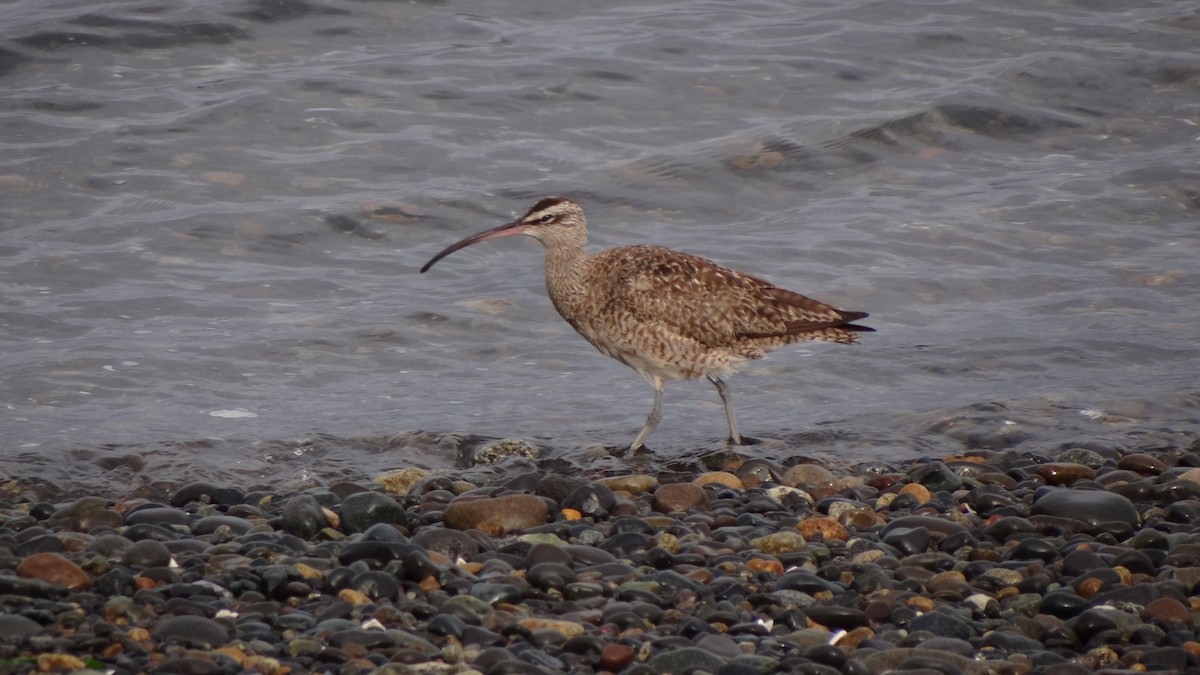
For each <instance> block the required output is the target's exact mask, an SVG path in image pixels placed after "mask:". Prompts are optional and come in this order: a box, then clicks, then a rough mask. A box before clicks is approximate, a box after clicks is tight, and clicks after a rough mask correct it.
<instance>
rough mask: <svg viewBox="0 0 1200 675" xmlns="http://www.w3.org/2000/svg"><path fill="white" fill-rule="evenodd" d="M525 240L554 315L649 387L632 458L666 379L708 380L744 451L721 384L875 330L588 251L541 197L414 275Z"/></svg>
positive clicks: (775, 294) (759, 286)
mask: <svg viewBox="0 0 1200 675" xmlns="http://www.w3.org/2000/svg"><path fill="white" fill-rule="evenodd" d="M518 234H526V235H529V236H531V237H533V238H534V239H537V240H538V241H540V242H541V243H542V246H544V247H545V249H546V290H547V291H548V292H549V294H550V300H551V302H553V303H554V308H555V309H557V310H558V313H559V314H561V315H562V317H563V318H564V319H566V320H567V323H569V324H571V327H572V328H574V329H575V330H576V331H578V333H579V334H580V335H582V336H583V338H584V339H585V340H587V341H588V342H590V343H591V344H592V346H593V347H595V348H596V349H598V350H600V352H601V353H602V354H605V355H607V356H611V357H612V358H614V359H616V360H618V361H620V362H621V363H624V364H625V365H627V366H629V367H630V368H633V369H634V370H636V371H637V372H638V373H640V374H641V376H642V377H644V378H646V380H647V381H648V382H650V384H652V385H653V386H654V407H653V408H652V409H651V411H650V415H649V416H648V417H646V424H645V425H644V426H643V427H642V430H641V431H640V432H638V435H637V437H636V438H634V439H633V443H632V444H630V446H629V451H628V455H629V456H632V455H633V454H634V453H636V452H637V451H638V450H639V449H641V448H642V447H643V443H644V442H645V440H646V437H647V436H649V435H650V432H652V431H654V427H655V426H657V425H658V423H659V421H661V420H662V394H663V386H664V385H665V384H666V382H667V381H668V380H686V379H694V378H699V377H704V378H707V379H708V380H709V381H710V382H712V383H713V385H715V386H716V388H717V393H719V394H720V395H721V402H722V403H724V405H725V419H726V421H727V422H728V423H729V441H730V442H732V443H733V444H735V445H742V444H744V442H745V439H744V438H743V437H742V435H741V434H740V433H738V426H737V418H736V417H735V416H734V412H733V397H732V395H731V394H730V391H729V386H728V385H727V384H726V383H725V378H726V377H728V376H729V375H731V374H733V373H734V372H735V371H736V370H737V369H738V368H739V367H741V366H743V365H745V364H746V362H748V361H752V360H755V359H761V358H763V357H764V356H766V355H767V353H768V352H770V351H772V350H775V349H778V348H779V347H782V346H784V345H786V344H790V343H792V342H799V341H801V340H816V341H821V342H838V343H842V344H852V343H855V342H858V333H860V332H872V331H874V330H875V329H873V328H869V327H867V326H861V325H858V324H855V323H854V322H855V321H858V320H859V319H864V318H866V317H867V313H866V312H848V311H845V310H841V309H837V308H836V307H832V306H830V305H827V304H825V303H822V302H817V301H816V300H813V299H812V298H808V297H805V296H803V295H800V294H799V293H793V292H792V291H788V290H784V289H782V288H779V287H778V286H775V285H774V284H771V283H769V282H767V281H763V280H762V279H759V278H757V277H753V276H750V275H748V274H742V273H741V272H735V271H734V270H731V269H726V268H724V267H721V266H720V265H717V264H716V263H714V262H712V261H711V260H708V259H705V258H701V257H698V256H694V255H689V254H687V253H680V252H679V251H673V250H671V249H668V248H663V247H661V246H621V247H619V248H613V249H609V250H607V251H602V252H600V253H597V254H595V255H593V254H590V253H588V252H587V237H588V235H587V218H585V217H584V215H583V209H582V208H581V207H580V206H579V204H576V203H575V202H573V201H571V200H570V199H564V198H562V197H546V198H545V199H542V200H541V201H539V202H538V203H536V204H534V205H533V207H532V208H530V209H529V211H527V212H526V213H525V215H523V216H521V217H520V218H518V219H516V220H514V221H512V222H511V223H505V224H504V225H500V226H499V227H494V228H492V229H490V230H485V231H483V232H480V233H478V234H474V235H471V236H470V237H467V238H466V239H463V240H462V241H459V242H458V243H456V244H452V245H450V246H449V247H447V248H446V249H445V250H443V251H442V252H441V253H438V254H437V255H435V256H433V258H431V259H430V260H429V262H427V263H425V266H424V267H422V268H421V272H422V273H425V272H427V271H429V268H431V267H433V266H434V264H435V263H437V261H439V260H441V259H442V258H445V257H446V256H448V255H450V254H451V253H454V252H455V251H457V250H459V249H462V248H466V247H467V246H470V245H472V244H478V243H479V242H481V241H488V240H489V239H499V238H500V237H510V236H514V235H518Z"/></svg>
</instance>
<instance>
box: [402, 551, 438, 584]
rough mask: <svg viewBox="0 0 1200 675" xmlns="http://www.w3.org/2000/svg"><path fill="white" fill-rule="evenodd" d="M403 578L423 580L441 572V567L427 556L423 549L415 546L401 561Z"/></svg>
mask: <svg viewBox="0 0 1200 675" xmlns="http://www.w3.org/2000/svg"><path fill="white" fill-rule="evenodd" d="M401 569H402V570H403V574H404V578H405V579H407V580H409V581H423V580H425V579H428V578H429V577H432V576H437V575H439V574H441V573H442V568H441V567H439V566H438V564H437V563H435V562H434V561H433V559H432V558H430V557H429V555H428V554H427V553H425V551H422V550H421V549H419V548H417V549H414V550H412V551H409V552H408V554H407V555H405V556H404V561H403V562H402V563H401Z"/></svg>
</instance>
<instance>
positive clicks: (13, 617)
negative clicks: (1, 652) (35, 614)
mask: <svg viewBox="0 0 1200 675" xmlns="http://www.w3.org/2000/svg"><path fill="white" fill-rule="evenodd" d="M41 630H42V624H40V623H38V622H36V621H34V620H33V619H30V618H27V617H24V616H21V615H19V614H0V644H3V643H6V642H7V643H15V642H20V641H21V640H23V639H24V638H27V637H29V636H30V635H36V634H37V633H39V632H41Z"/></svg>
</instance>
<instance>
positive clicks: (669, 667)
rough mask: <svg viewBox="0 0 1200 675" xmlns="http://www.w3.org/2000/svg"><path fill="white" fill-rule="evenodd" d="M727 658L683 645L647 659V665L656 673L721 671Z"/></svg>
mask: <svg viewBox="0 0 1200 675" xmlns="http://www.w3.org/2000/svg"><path fill="white" fill-rule="evenodd" d="M726 662H727V660H726V659H723V658H721V657H720V656H717V655H716V654H713V653H712V652H709V651H707V650H704V649H701V648H699V647H682V648H680V649H673V650H670V651H667V652H663V653H661V654H656V655H655V656H653V657H651V658H650V659H649V660H647V661H646V666H647V667H648V668H650V670H651V672H655V673H690V672H696V671H708V672H710V673H715V672H717V671H719V670H720V669H721V668H722V667H723V666H724V665H725V664H726Z"/></svg>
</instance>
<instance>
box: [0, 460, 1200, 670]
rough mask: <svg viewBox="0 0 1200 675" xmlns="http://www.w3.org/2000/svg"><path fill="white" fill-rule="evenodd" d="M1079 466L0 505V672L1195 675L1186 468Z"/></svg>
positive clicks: (465, 480) (1010, 463)
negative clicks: (1103, 674) (1104, 673)
mask: <svg viewBox="0 0 1200 675" xmlns="http://www.w3.org/2000/svg"><path fill="white" fill-rule="evenodd" d="M1101 450H1103V452H1101V451H1100V450H1094V449H1089V448H1075V449H1072V450H1069V451H1067V452H1064V453H1063V454H1062V455H1061V456H1058V457H1054V458H1053V459H1052V458H1048V457H1046V458H1041V457H1037V456H1034V455H1031V454H1030V453H1029V452H1024V451H1021V452H1018V451H1017V450H1010V449H1004V448H1001V449H999V450H995V451H988V452H986V453H980V454H977V455H972V456H971V457H969V458H964V457H944V458H935V459H924V460H920V461H914V462H907V463H897V464H896V465H894V466H893V465H888V464H885V463H884V462H881V461H876V462H871V463H866V464H864V465H862V466H859V467H845V466H841V467H836V470H835V468H831V467H829V466H824V465H822V464H819V463H811V462H810V463H806V464H797V465H795V466H792V467H790V468H789V467H782V466H775V465H773V464H771V463H770V462H765V461H764V460H751V461H752V462H755V464H753V466H752V468H751V469H747V470H746V471H744V472H743V471H742V470H741V469H739V470H738V472H737V473H727V472H722V471H712V472H707V473H705V472H703V471H699V470H697V471H695V472H694V473H692V474H688V473H687V472H686V471H680V470H673V471H672V472H670V473H666V472H664V473H660V474H652V473H639V474H628V475H623V476H621V475H618V476H606V477H589V476H586V475H584V473H577V474H572V475H561V474H555V473H547V474H542V473H538V472H533V471H530V470H529V468H528V464H527V463H525V462H524V461H523V460H522V461H512V462H511V463H509V462H508V461H504V462H501V463H500V464H498V465H494V466H490V467H488V468H487V471H486V472H484V473H474V472H472V471H468V472H465V473H464V474H463V475H461V476H454V475H448V474H431V473H428V472H424V471H414V472H404V471H403V470H400V471H397V472H395V473H394V476H395V481H393V482H392V483H389V484H386V485H385V482H384V481H383V480H382V479H380V480H378V481H377V482H371V481H369V480H364V481H363V482H362V483H353V482H343V483H337V484H332V485H328V486H319V487H314V488H311V489H309V490H307V491H304V492H300V493H297V494H271V493H270V492H269V491H268V490H263V489H262V488H261V487H260V488H256V490H257V491H256V492H253V493H247V492H245V491H244V490H242V489H240V488H239V487H237V486H227V485H217V484H212V483H203V482H197V483H193V484H191V485H188V486H184V488H181V489H180V490H178V491H176V492H175V493H174V494H164V495H160V496H159V497H157V498H156V499H157V500H155V499H139V500H130V501H129V502H128V503H125V502H115V501H111V500H110V499H109V497H119V496H120V495H110V496H95V497H84V498H81V499H76V500H74V501H71V500H66V501H64V502H62V503H60V504H55V503H53V502H40V503H7V502H2V501H0V664H3V665H4V666H8V665H11V664H17V665H18V672H35V671H38V670H40V671H44V672H55V671H62V672H66V671H70V670H78V671H82V672H103V671H111V672H114V673H126V672H128V673H133V672H181V673H209V672H211V673H226V672H252V673H262V674H268V673H269V674H274V675H290V674H294V673H301V672H347V673H363V674H364V675H365V674H367V673H372V674H378V675H386V674H389V673H411V672H428V673H452V672H478V673H531V672H538V673H543V672H544V673H556V672H570V673H577V674H582V673H591V672H601V671H606V672H612V673H629V674H631V675H638V674H641V673H645V674H649V673H655V672H662V673H666V672H675V673H685V672H687V673H718V674H721V675H738V674H740V673H746V674H750V673H767V672H796V673H814V674H819V673H829V675H834V674H835V673H844V674H846V675H857V674H863V675H866V674H868V673H880V672H885V671H895V672H907V673H916V672H922V673H925V672H927V673H949V672H956V673H957V672H961V673H968V674H975V673H979V674H983V673H1014V674H1015V673H1033V672H1037V673H1047V674H1056V675H1074V674H1076V673H1087V672H1094V671H1099V670H1108V671H1110V672H1115V671H1118V670H1121V671H1130V672H1167V671H1170V672H1182V671H1194V670H1197V669H1200V614H1198V612H1200V571H1197V570H1200V499H1196V498H1195V497H1194V496H1193V495H1192V493H1191V492H1190V491H1189V490H1190V488H1185V487H1181V486H1180V485H1179V484H1180V483H1189V482H1190V481H1191V479H1190V478H1183V477H1184V476H1186V475H1187V472H1188V471H1192V470H1194V469H1192V467H1193V466H1195V463H1193V460H1192V459H1186V460H1185V459H1183V458H1184V457H1187V456H1188V455H1190V454H1193V453H1194V451H1189V452H1187V453H1181V452H1178V451H1176V450H1170V449H1168V450H1161V449H1154V448H1151V449H1139V450H1137V451H1136V452H1132V451H1131V452H1128V453H1122V452H1120V451H1119V450H1116V449H1111V448H1101ZM1068 454H1070V455H1071V456H1069V457H1068V456H1066V455H1068ZM1195 461H1200V459H1197V460H1195ZM750 464H751V462H746V463H745V464H743V465H742V467H743V468H745V467H746V466H747V465H750ZM506 466H509V467H511V469H504V467H506ZM1047 467H1049V468H1047ZM607 470H611V467H609V469H607ZM1004 478H1007V479H1009V480H1003V479H1004ZM1131 495H1133V496H1132V497H1131ZM20 669H23V670H20Z"/></svg>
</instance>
